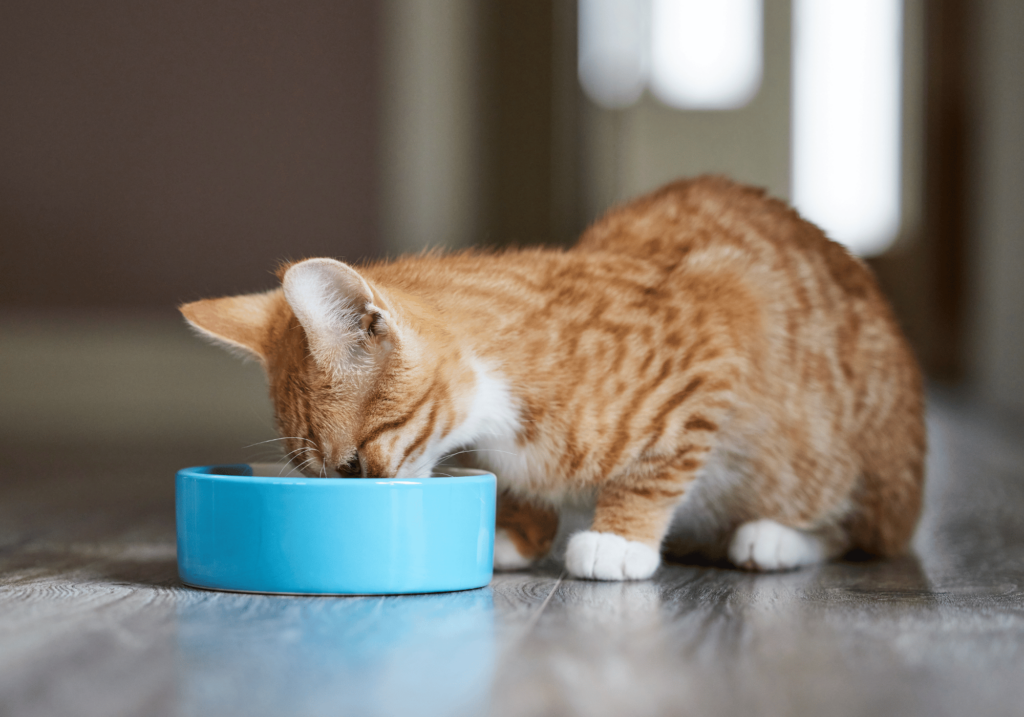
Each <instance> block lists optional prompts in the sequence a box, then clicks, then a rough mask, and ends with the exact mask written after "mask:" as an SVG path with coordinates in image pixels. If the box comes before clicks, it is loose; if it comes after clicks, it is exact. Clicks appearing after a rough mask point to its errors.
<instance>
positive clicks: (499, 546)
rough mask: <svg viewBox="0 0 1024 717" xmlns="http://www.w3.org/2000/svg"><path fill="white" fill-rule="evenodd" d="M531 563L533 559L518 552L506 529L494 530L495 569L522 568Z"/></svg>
mask: <svg viewBox="0 0 1024 717" xmlns="http://www.w3.org/2000/svg"><path fill="white" fill-rule="evenodd" d="M532 564H533V560H531V559H530V558H528V557H526V556H525V555H523V554H522V553H520V552H519V548H517V547H516V544H515V543H513V542H512V538H510V537H509V536H508V531H507V530H505V529H504V528H498V529H497V530H496V531H495V532H494V569H495V570H524V569H526V568H528V567H530V565H532Z"/></svg>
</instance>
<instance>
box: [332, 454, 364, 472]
mask: <svg viewBox="0 0 1024 717" xmlns="http://www.w3.org/2000/svg"><path fill="white" fill-rule="evenodd" d="M337 471H338V473H340V474H341V477H342V478H359V477H361V476H362V473H363V468H362V466H361V465H360V464H359V453H358V452H357V453H355V454H353V456H352V458H351V460H349V462H348V463H346V464H344V465H340V466H338V468H337Z"/></svg>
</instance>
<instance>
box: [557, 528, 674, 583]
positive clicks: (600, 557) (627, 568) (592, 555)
mask: <svg viewBox="0 0 1024 717" xmlns="http://www.w3.org/2000/svg"><path fill="white" fill-rule="evenodd" d="M660 562H661V555H659V554H658V551H657V550H653V549H652V548H650V547H648V546H646V545H644V544H643V543H637V542H635V541H633V540H626V539H625V538H623V537H622V536H621V535H616V534H615V533H597V532H595V531H592V530H585V531H582V532H579V533H576V535H574V536H572V538H571V539H570V540H569V546H568V548H567V549H566V551H565V567H566V569H567V570H568V571H569V574H570V575H572V576H573V577H576V578H588V579H590V580H646V579H647V578H649V577H651V575H653V574H654V571H655V570H657V569H658V564H659V563H660Z"/></svg>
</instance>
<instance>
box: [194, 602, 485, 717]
mask: <svg viewBox="0 0 1024 717" xmlns="http://www.w3.org/2000/svg"><path fill="white" fill-rule="evenodd" d="M177 641H178V652H177V654H178V659H177V665H176V667H177V672H178V684H179V688H180V695H179V699H180V705H181V713H182V714H185V715H211V714H217V715H231V714H240V715H241V714H244V715H247V716H257V715H263V714H266V715H286V714H303V715H320V714H324V715H326V714H330V715H338V714H351V715H393V714H416V715H435V714H436V715H462V714H466V715H471V714H481V713H484V712H486V711H487V705H488V704H489V702H490V692H491V685H492V680H493V672H494V665H495V644H494V604H493V595H492V592H491V589H490V588H483V589H480V590H472V591H467V592H462V593H445V594H438V595H409V596H396V597H363V598H342V597H339V598H329V597H323V598H304V597H283V596H264V595H241V594H226V593H219V594H218V593H209V594H205V593H203V594H202V597H200V599H197V600H195V601H187V603H186V604H183V605H181V606H180V607H179V609H178V614H177Z"/></svg>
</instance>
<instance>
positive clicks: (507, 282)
mask: <svg viewBox="0 0 1024 717" xmlns="http://www.w3.org/2000/svg"><path fill="white" fill-rule="evenodd" d="M280 277H281V280H282V284H283V286H282V288H281V289H276V290H274V291H270V292H267V293H264V294H254V295H249V296H235V297H229V298H223V299H211V300H207V301H198V302H195V303H192V304H187V305H185V306H183V307H182V312H183V313H184V315H185V316H186V317H187V318H188V320H189V321H190V322H191V323H192V324H193V325H194V326H195V327H196V328H198V329H199V330H200V331H201V332H202V333H204V334H206V335H208V336H209V337H211V338H213V339H215V340H217V341H219V342H222V343H224V344H227V345H228V346H231V347H236V348H239V349H242V350H243V351H245V352H247V353H250V354H252V355H254V356H256V357H257V358H259V359H260V361H261V362H262V363H263V366H264V367H265V368H266V371H267V375H268V377H269V380H270V390H271V394H272V396H273V400H274V404H275V407H276V413H277V422H278V426H279V428H280V430H281V433H282V435H284V436H288V438H287V439H286V441H287V445H288V449H289V450H291V451H296V452H297V453H298V454H299V455H300V460H299V461H297V462H298V463H303V464H304V466H305V468H304V469H305V471H306V472H307V473H308V474H309V475H311V476H318V475H326V474H327V473H328V472H332V473H333V470H337V471H339V472H340V473H341V474H342V475H345V476H398V477H403V476H422V475H426V474H428V473H429V471H430V470H431V468H432V467H433V466H434V465H435V464H436V463H437V462H438V461H439V460H441V459H442V458H444V457H446V456H448V455H449V454H452V453H455V452H458V451H465V450H470V449H473V450H476V451H479V452H476V453H473V454H472V455H474V456H476V457H478V460H479V463H480V464H482V465H483V466H484V467H487V468H489V469H491V470H493V471H494V472H495V473H496V474H497V475H498V481H499V490H500V506H499V509H498V528H499V529H498V533H497V539H496V546H495V567H498V568H506V569H509V568H521V567H525V566H527V565H529V564H530V563H532V562H533V561H535V560H536V559H538V558H539V557H541V556H542V555H543V554H544V553H545V552H546V551H547V549H548V548H549V547H550V545H551V542H552V538H553V536H554V534H555V531H556V528H557V513H556V510H557V508H558V506H559V505H562V504H564V503H565V502H566V501H569V500H573V499H584V500H588V499H589V500H591V501H593V504H594V505H595V512H594V519H593V524H592V525H591V527H590V530H587V531H582V532H579V533H576V534H575V535H573V536H572V537H571V539H570V540H569V543H568V547H567V551H566V558H565V560H566V567H567V569H568V571H569V572H570V573H571V574H572V575H574V576H577V577H582V578H594V579H600V580H630V579H643V578H647V577H649V576H650V575H651V574H652V573H653V572H654V571H655V570H656V569H657V567H658V564H659V561H660V552H661V550H662V548H665V549H666V550H671V551H675V552H689V551H691V550H694V549H702V550H704V551H705V552H708V553H711V554H712V555H715V554H718V555H723V556H727V557H728V558H729V559H730V560H731V561H732V562H733V563H734V564H735V565H737V566H740V567H744V568H750V569H757V570H783V569H788V568H794V567H797V566H800V565H806V564H810V563H816V562H819V561H822V560H827V559H829V558H831V557H834V556H838V555H841V554H843V553H845V552H847V551H848V550H850V549H854V548H856V549H861V550H864V551H867V552H869V553H874V554H878V555H891V554H894V553H898V552H899V551H901V550H903V549H904V548H905V547H906V545H907V542H908V540H909V539H910V536H911V534H912V532H913V530H914V525H915V523H916V521H917V517H918V513H919V511H920V504H921V486H922V478H923V459H924V451H925V430H924V424H923V416H922V413H923V405H922V390H921V377H920V374H919V371H918V368H917V365H916V364H915V361H914V358H913V356H912V355H911V352H910V350H909V348H908V347H907V343H906V341H905V340H904V338H903V336H902V335H901V333H900V330H899V328H898V327H897V325H896V321H895V320H894V318H893V316H892V313H891V312H890V310H889V308H888V306H887V305H886V302H885V299H884V298H883V297H882V294H881V292H880V291H879V289H878V286H877V285H876V284H875V281H874V279H873V278H872V276H871V274H870V273H869V271H868V270H867V269H866V268H865V267H864V265H863V264H862V263H861V262H860V261H858V260H857V259H855V258H853V257H851V256H850V255H849V254H848V253H847V251H846V250H845V249H843V248H842V247H841V246H839V245H838V244H835V243H833V242H831V241H829V240H828V239H826V238H825V236H824V235H823V234H822V232H821V231H820V230H818V229H817V228H816V227H814V226H812V225H811V224H809V223H807V222H806V221H803V220H802V219H800V217H799V216H798V215H797V214H796V212H794V211H793V210H792V209H789V208H788V207H786V206H785V205H784V204H782V203H781V202H779V201H776V200H773V199H770V198H767V197H766V196H765V195H764V194H763V192H761V191H758V190H755V189H750V188H747V187H743V186H739V185H736V184H733V183H731V182H729V181H727V180H725V179H721V178H707V177H705V178H700V179H696V180H693V181H683V182H677V183H675V184H671V185H669V186H667V187H664V188H663V189H661V190H659V191H657V192H655V193H653V194H650V195H648V196H646V197H642V198H640V199H637V200H635V201H633V202H631V203H629V204H626V205H625V206H622V207H620V208H618V209H615V210H613V211H611V212H610V213H609V214H608V215H607V216H605V217H604V218H602V219H601V220H600V221H598V222H597V223H596V224H595V225H594V226H592V227H591V228H590V229H589V230H588V231H587V232H586V233H585V234H584V235H583V237H582V238H581V240H580V241H579V243H578V244H577V245H576V246H575V247H574V248H572V249H570V250H559V249H524V250H519V251H506V252H497V253H488V252H477V251H467V252H461V253H456V254H451V255H442V254H425V255H422V256H414V257H404V258H400V259H397V260H395V261H391V262H381V263H375V264H369V265H366V266H361V267H358V268H354V267H351V266H348V265H346V264H343V263H341V262H339V261H335V260H333V259H309V260H306V261H301V262H298V263H294V264H291V265H290V266H287V267H285V268H284V269H283V270H282V271H281V273H280ZM304 449H305V450H304ZM670 528H671V531H670ZM666 536H668V539H666ZM663 543H664V545H663Z"/></svg>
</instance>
